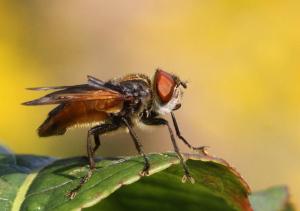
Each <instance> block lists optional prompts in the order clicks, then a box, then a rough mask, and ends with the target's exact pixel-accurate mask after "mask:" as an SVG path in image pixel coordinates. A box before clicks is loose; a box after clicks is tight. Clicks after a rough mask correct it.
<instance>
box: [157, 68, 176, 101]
mask: <svg viewBox="0 0 300 211" xmlns="http://www.w3.org/2000/svg"><path fill="white" fill-rule="evenodd" d="M155 86H156V92H157V95H158V97H159V98H160V101H161V102H162V103H164V104H165V103H168V102H169V101H170V100H171V98H172V96H173V93H174V88H175V86H176V82H175V80H174V78H173V77H172V75H171V74H170V73H167V72H165V71H163V70H157V71H156V73H155Z"/></svg>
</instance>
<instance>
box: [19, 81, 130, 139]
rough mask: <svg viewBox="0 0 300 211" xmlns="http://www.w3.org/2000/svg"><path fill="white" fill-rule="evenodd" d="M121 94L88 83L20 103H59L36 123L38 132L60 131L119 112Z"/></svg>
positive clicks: (52, 132) (56, 133)
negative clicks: (40, 123)
mask: <svg viewBox="0 0 300 211" xmlns="http://www.w3.org/2000/svg"><path fill="white" fill-rule="evenodd" d="M127 99H128V98H126V97H125V96H123V95H122V94H121V93H119V92H116V91H114V90H104V89H99V88H95V87H91V86H89V85H88V84H83V85H76V86H71V87H66V88H64V89H62V90H59V91H55V92H53V93H50V94H48V95H46V96H44V97H41V98H39V99H36V100H33V101H29V102H25V103H23V104H24V105H47V104H60V105H59V106H58V107H56V108H55V109H54V110H52V111H51V112H50V113H49V115H48V118H47V119H46V121H45V122H44V123H43V124H42V125H41V126H40V127H39V129H38V133H39V136H51V135H62V134H64V133H65V132H66V130H67V129H68V128H69V127H72V126H74V125H85V124H90V123H99V122H103V121H105V120H107V119H108V118H109V115H110V113H117V112H120V111H121V110H122V108H123V104H124V101H125V100H127Z"/></svg>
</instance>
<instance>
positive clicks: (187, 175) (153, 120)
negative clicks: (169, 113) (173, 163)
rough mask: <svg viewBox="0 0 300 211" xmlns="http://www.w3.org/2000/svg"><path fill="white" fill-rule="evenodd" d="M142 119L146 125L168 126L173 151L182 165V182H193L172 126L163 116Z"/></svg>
mask: <svg viewBox="0 0 300 211" xmlns="http://www.w3.org/2000/svg"><path fill="white" fill-rule="evenodd" d="M142 121H143V123H144V124H146V125H165V126H167V127H168V130H169V133H170V137H171V141H172V144H173V147H174V150H175V152H176V154H177V156H178V158H179V160H180V163H181V165H182V167H183V170H184V176H183V177H182V182H186V181H189V182H191V183H195V180H194V178H193V177H192V176H191V174H190V171H189V169H188V167H187V165H186V163H185V161H184V159H183V156H182V155H181V153H180V151H179V148H178V145H177V143H176V140H175V136H174V133H173V131H172V128H171V127H170V125H169V122H168V121H167V120H165V119H163V118H151V117H150V118H146V119H143V120H142Z"/></svg>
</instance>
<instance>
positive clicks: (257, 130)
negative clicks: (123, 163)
mask: <svg viewBox="0 0 300 211" xmlns="http://www.w3.org/2000/svg"><path fill="white" fill-rule="evenodd" d="M299 11H300V3H299V1H296V0H295V1H293V0H286V1H278V0H273V1H259V0H254V1H240V0H228V1H225V0H210V1H201V0H187V1H179V0H172V1H167V0H160V1H158V0H157V1H154V0H130V1H129V0H119V1H104V0H65V1H59V0H51V1H50V0H45V1H38V0H26V1H17V0H1V1H0V102H1V103H0V142H1V144H3V145H5V146H7V147H9V148H10V149H11V150H12V151H15V152H17V153H34V154H43V155H50V156H59V157H65V156H75V155H84V154H85V139H86V131H87V129H78V130H74V131H71V132H69V133H68V134H67V135H65V136H62V137H50V138H43V139H42V138H38V136H37V134H36V128H37V127H38V126H39V125H40V124H41V122H42V121H43V120H44V119H45V118H46V115H47V113H48V111H49V110H50V109H51V108H52V106H41V107H25V106H21V105H20V104H21V102H24V101H27V100H30V99H33V98H36V97H39V96H41V95H43V94H45V92H30V91H26V90H25V87H35V86H43V85H51V86H54V85H71V84H79V83H84V82H85V81H86V75H87V74H91V75H94V76H96V77H99V78H101V79H109V78H112V77H115V76H121V75H125V74H127V73H132V72H139V73H145V74H148V75H152V74H153V73H154V70H155V68H157V67H161V68H164V69H165V70H168V71H172V72H174V73H176V74H178V75H179V76H180V77H181V78H182V79H186V80H188V81H189V82H190V83H189V87H188V89H187V90H186V92H185V96H184V104H183V107H182V109H181V110H180V111H178V112H177V116H178V121H179V123H180V125H181V128H182V132H183V134H184V135H185V137H186V138H187V139H188V140H190V141H191V142H192V143H193V144H194V145H207V146H210V152H211V153H213V154H215V155H217V156H220V157H222V158H224V159H226V160H227V161H229V162H230V163H231V164H232V165H233V166H235V167H236V168H237V169H238V170H239V172H240V173H241V174H242V175H243V176H244V177H245V179H246V180H247V181H248V182H249V184H250V185H251V187H252V189H253V190H258V189H262V188H267V187H269V186H272V185H277V184H287V185H289V187H290V189H291V196H292V199H293V201H294V202H295V203H298V207H299V206H300V204H299V200H300V85H299V83H300V13H299ZM138 134H139V135H140V136H141V137H142V140H143V144H144V147H145V150H146V151H147V152H157V151H166V150H171V149H172V146H171V143H170V141H169V137H168V133H167V130H166V129H164V128H158V129H153V130H152V131H150V132H149V131H141V130H138ZM181 148H182V150H183V151H187V148H185V147H184V146H183V145H181ZM98 154H99V155H104V156H108V155H132V154H136V151H135V148H134V145H133V143H132V142H131V140H130V138H129V137H128V134H122V133H120V134H116V135H113V136H106V137H104V138H103V144H102V146H101V149H100V150H99V152H98Z"/></svg>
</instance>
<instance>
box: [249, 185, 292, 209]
mask: <svg viewBox="0 0 300 211" xmlns="http://www.w3.org/2000/svg"><path fill="white" fill-rule="evenodd" d="M250 201H251V205H252V207H253V209H254V210H255V211H293V210H294V208H293V206H292V204H291V203H290V201H289V191H288V188H287V187H285V186H278V187H272V188H269V189H267V190H263V191H259V192H256V193H253V194H252V195H251V196H250Z"/></svg>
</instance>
